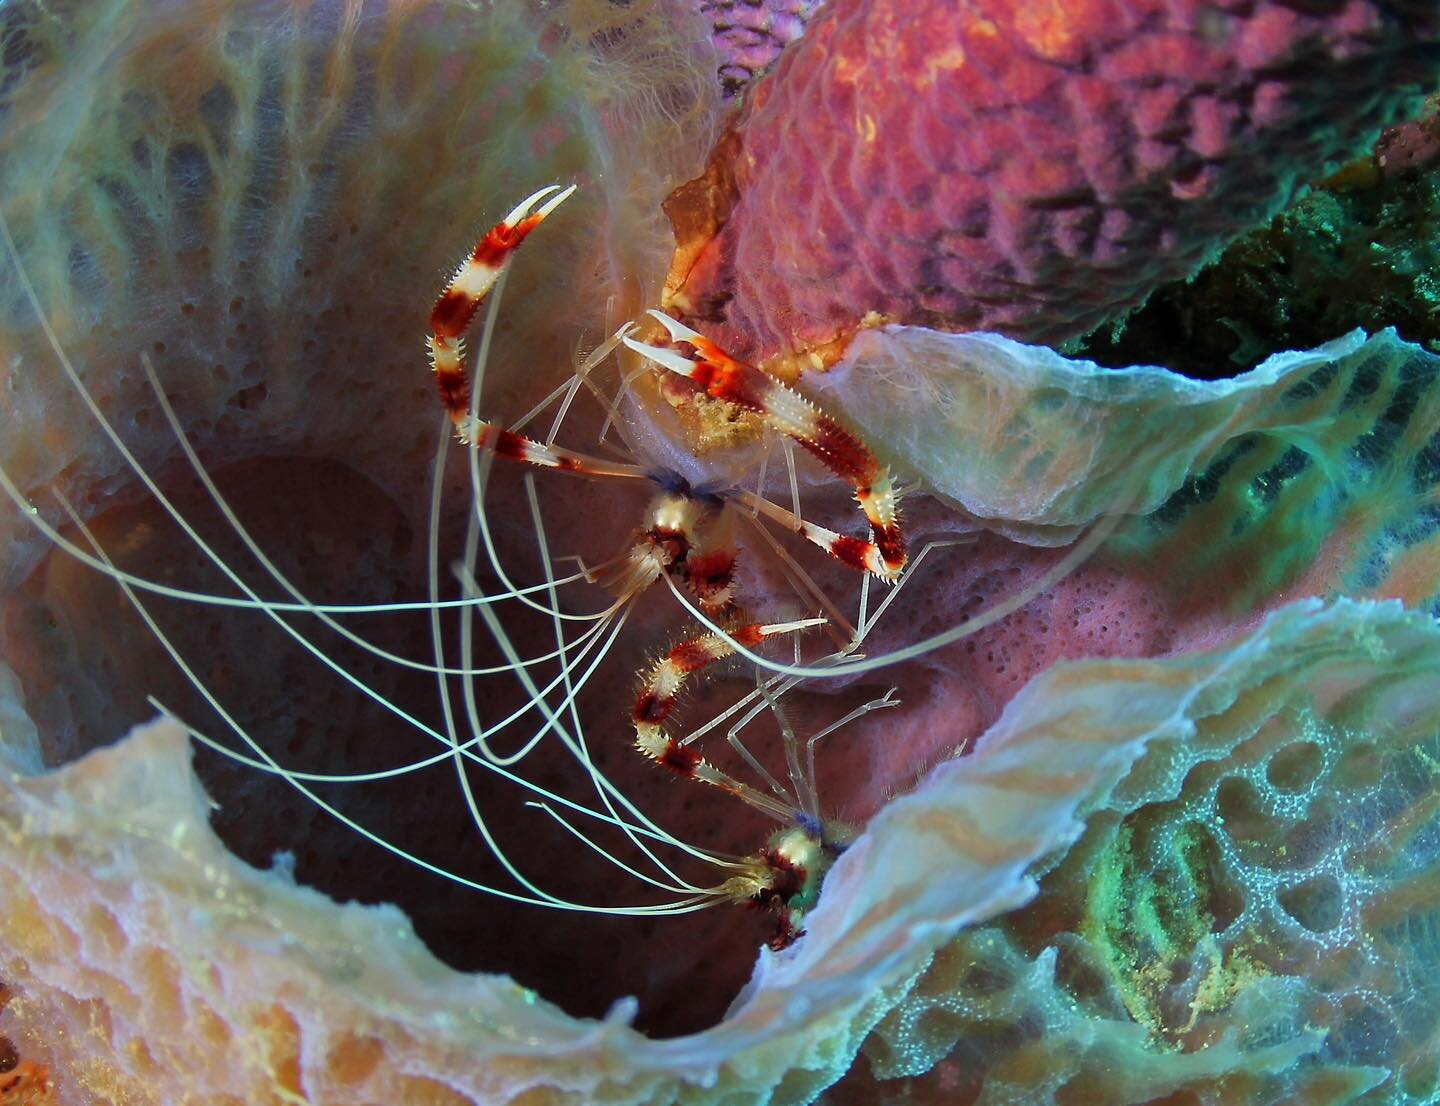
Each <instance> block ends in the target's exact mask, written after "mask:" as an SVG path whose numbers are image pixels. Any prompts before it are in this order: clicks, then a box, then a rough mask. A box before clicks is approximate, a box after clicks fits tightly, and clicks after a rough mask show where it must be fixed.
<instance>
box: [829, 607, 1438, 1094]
mask: <svg viewBox="0 0 1440 1106" xmlns="http://www.w3.org/2000/svg"><path fill="white" fill-rule="evenodd" d="M1346 609H1347V608H1345V607H1343V606H1342V607H1341V608H1338V609H1337V610H1336V611H1334V612H1332V614H1334V615H1336V616H1337V629H1338V622H1339V621H1342V620H1343V621H1349V620H1351V619H1352V618H1353V619H1354V621H1349V625H1348V627H1347V628H1346V629H1345V630H1343V631H1341V632H1340V635H1339V636H1338V637H1337V638H1335V639H1333V640H1332V642H1331V645H1332V646H1333V647H1334V649H1333V652H1330V653H1329V655H1328V656H1325V657H1323V658H1322V657H1321V656H1320V655H1319V654H1318V653H1314V652H1310V651H1309V650H1308V649H1307V648H1306V647H1305V646H1303V645H1302V646H1300V647H1299V648H1298V649H1296V651H1295V652H1293V653H1291V652H1289V650H1290V649H1291V648H1294V645H1295V643H1293V642H1290V643H1286V644H1284V645H1282V644H1281V642H1280V639H1279V637H1276V638H1275V639H1274V648H1275V649H1277V650H1280V652H1279V653H1277V654H1276V655H1275V656H1274V657H1273V658H1272V662H1271V664H1272V665H1273V667H1271V673H1272V674H1271V675H1269V676H1266V677H1262V678H1258V679H1256V678H1254V675H1255V672H1254V670H1252V674H1251V676H1249V677H1245V678H1243V679H1242V680H1241V682H1242V683H1243V684H1244V686H1243V688H1240V687H1237V688H1235V689H1233V690H1232V691H1231V692H1229V693H1227V694H1224V695H1222V696H1219V697H1211V696H1209V695H1207V694H1204V693H1202V694H1200V695H1198V696H1193V697H1187V696H1184V695H1175V696H1174V709H1175V711H1176V713H1177V717H1183V718H1184V719H1186V721H1187V723H1188V724H1187V725H1185V726H1182V727H1180V728H1179V729H1177V730H1175V731H1174V732H1173V733H1172V734H1171V735H1170V736H1167V737H1165V738H1163V739H1160V740H1156V741H1152V742H1150V743H1149V744H1148V745H1147V746H1146V750H1145V753H1144V755H1143V756H1142V757H1141V758H1140V759H1139V760H1137V761H1136V762H1135V764H1134V765H1133V767H1132V768H1131V769H1130V772H1129V774H1128V775H1127V776H1126V778H1125V779H1124V780H1123V781H1122V782H1121V783H1119V784H1118V785H1117V786H1116V787H1115V788H1114V789H1113V790H1111V791H1110V792H1109V793H1108V794H1106V795H1104V796H1103V797H1099V796H1097V798H1096V800H1095V802H1094V803H1093V804H1092V805H1091V806H1089V807H1088V808H1087V811H1086V829H1085V833H1084V835H1083V836H1082V837H1081V838H1080V840H1079V841H1078V842H1077V843H1076V844H1075V845H1074V846H1073V847H1072V848H1071V849H1070V850H1069V851H1068V852H1067V853H1065V855H1064V856H1063V857H1061V858H1057V860H1056V861H1054V862H1053V863H1051V864H1048V865H1041V866H1039V867H1038V868H1037V870H1036V874H1037V875H1038V876H1039V878H1040V891H1039V894H1038V896H1037V897H1036V899H1035V901H1034V902H1033V903H1031V904H1030V906H1029V907H1028V908H1027V909H1026V910H1025V911H1021V912H1017V913H1015V914H1012V915H1009V916H1007V917H1006V918H1004V919H1002V920H1000V921H998V922H996V923H992V924H988V925H984V926H979V927H976V928H974V929H971V930H968V931H967V932H965V933H964V934H963V935H962V936H961V937H959V938H958V939H957V940H955V941H954V942H952V943H951V944H949V945H948V946H947V947H946V948H945V949H944V950H943V951H942V952H941V954H940V955H939V956H937V958H936V960H935V962H934V963H933V964H932V965H931V967H930V969H929V971H928V972H927V974H926V977H925V979H924V980H923V981H922V982H921V983H920V984H919V985H918V986H917V987H916V988H915V989H914V990H913V991H911V992H910V994H909V995H908V996H907V997H906V999H905V1000H904V1001H903V1002H902V1003H901V1004H900V1005H899V1006H898V1007H897V1008H896V1009H895V1010H893V1011H892V1012H891V1013H890V1014H889V1015H888V1016H887V1017H886V1019H885V1020H884V1021H882V1022H881V1024H880V1026H879V1027H878V1028H877V1030H876V1032H875V1034H874V1035H873V1036H872V1037H871V1038H870V1040H869V1041H868V1043H867V1045H866V1052H867V1054H868V1055H869V1057H870V1061H871V1064H872V1068H873V1071H874V1072H875V1073H876V1074H878V1075H879V1076H881V1077H882V1078H886V1079H899V1078H901V1077H905V1076H914V1075H920V1073H929V1074H928V1075H924V1076H923V1077H922V1078H918V1079H912V1080H908V1081H905V1082H901V1083H895V1084H890V1085H889V1087H890V1093H892V1094H898V1093H900V1088H902V1087H903V1088H905V1091H906V1092H907V1093H908V1097H906V1098H905V1101H908V1102H922V1103H923V1102H946V1103H957V1104H970V1103H976V1104H980V1103H998V1102H1016V1101H1023V1102H1026V1103H1034V1104H1036V1106H1041V1104H1047V1103H1066V1102H1105V1103H1107V1104H1113V1106H1121V1104H1131V1103H1136V1104H1138V1103H1145V1102H1153V1101H1157V1100H1163V1101H1166V1102H1170V1101H1175V1102H1186V1103H1195V1104H1197V1106H1199V1104H1206V1106H1209V1104H1212V1103H1220V1102H1234V1101H1245V1102H1257V1103H1258V1102H1281V1101H1287V1102H1288V1101H1305V1102H1312V1103H1341V1102H1350V1101H1355V1100H1357V1099H1360V1100H1363V1101H1377V1102H1380V1101H1383V1102H1387V1103H1394V1104H1396V1106H1420V1104H1421V1103H1429V1102H1433V1101H1435V1096H1436V1095H1437V1094H1440V1070H1437V1068H1436V1063H1435V1057H1436V1054H1437V1050H1440V1016H1437V1013H1436V1010H1435V1005H1434V1002H1433V999H1432V998H1431V995H1432V994H1433V991H1434V988H1435V986H1436V983H1437V975H1436V973H1437V968H1436V965H1437V963H1440V902H1437V899H1436V896H1435V890H1434V889H1435V886H1436V880H1437V879H1440V850H1437V842H1440V806H1437V801H1436V797H1437V794H1440V715H1437V713H1436V706H1437V703H1436V701H1435V686H1436V685H1435V684H1434V680H1435V675H1434V672H1433V666H1434V664H1435V662H1436V657H1435V656H1434V655H1433V649H1434V646H1433V644H1424V642H1425V640H1426V639H1427V638H1429V637H1430V636H1431V635H1433V634H1434V633H1435V630H1434V626H1433V624H1432V623H1431V622H1430V620H1429V619H1428V618H1424V617H1414V618H1411V619H1410V620H1409V623H1408V628H1407V629H1405V630H1401V631H1399V633H1398V634H1397V633H1396V632H1395V631H1397V630H1399V624H1398V623H1392V624H1391V625H1390V626H1388V627H1385V628H1382V624H1383V623H1385V622H1388V621H1389V617H1388V616H1385V615H1380V616H1379V618H1378V620H1377V618H1376V615H1377V612H1376V611H1374V610H1373V609H1372V610H1371V612H1370V613H1368V614H1365V615H1360V612H1359V609H1357V608H1349V609H1348V613H1346V614H1344V615H1341V613H1340V612H1341V611H1344V610H1346ZM1357 615H1358V616H1359V617H1356V616H1357ZM1274 625H1275V624H1274V623H1272V627H1271V630H1270V632H1271V633H1273V632H1274ZM1412 635H1414V636H1412ZM1317 644H1318V640H1317ZM1328 648H1329V647H1327V649H1328ZM1427 654H1430V655H1427ZM1143 667H1144V666H1143V665H1129V666H1115V665H1111V666H1109V667H1108V668H1107V670H1105V671H1104V672H1099V671H1095V670H1094V668H1093V666H1092V667H1091V670H1090V672H1088V673H1087V672H1086V668H1087V666H1086V665H1078V666H1075V667H1074V668H1071V669H1068V670H1066V671H1063V672H1062V671H1060V670H1055V671H1054V672H1053V673H1052V674H1051V675H1050V676H1047V677H1042V678H1041V679H1040V680H1038V681H1037V682H1036V684H1035V685H1033V686H1032V687H1031V688H1030V689H1027V691H1026V692H1025V693H1024V694H1023V695H1022V696H1021V698H1020V699H1018V700H1017V701H1016V703H1015V704H1013V706H1014V708H1016V709H1015V714H1016V716H1017V718H1019V717H1023V716H1024V714H1025V712H1024V709H1023V708H1024V706H1026V705H1028V702H1027V701H1028V698H1029V696H1031V695H1035V696H1042V695H1051V696H1056V692H1057V690H1058V686H1057V685H1059V684H1063V683H1066V682H1068V681H1072V680H1073V681H1075V682H1076V683H1077V684H1078V682H1079V681H1081V680H1085V679H1089V680H1092V681H1093V682H1092V683H1091V686H1090V687H1089V689H1088V690H1089V691H1090V692H1092V693H1096V694H1103V692H1101V688H1103V687H1104V686H1106V685H1107V684H1110V683H1112V682H1113V681H1118V680H1126V679H1131V678H1133V677H1134V676H1135V674H1136V670H1137V669H1140V668H1143ZM1260 667H1266V666H1264V665H1262V666H1260ZM1154 679H1155V684H1154V685H1153V686H1152V688H1150V689H1149V691H1148V694H1155V695H1160V696H1166V695H1172V694H1174V691H1175V689H1174V688H1173V687H1167V686H1166V683H1165V681H1166V675H1165V673H1164V669H1163V666H1160V667H1158V668H1157V669H1156V670H1155V671H1154ZM1057 700H1058V701H1063V700H1064V696H1063V694H1062V695H1059V696H1058V697H1057ZM997 729H1003V723H1002V725H1001V726H1000V727H997ZM1076 732H1077V733H1078V732H1083V723H1081V724H1078V725H1077V728H1076ZM995 736H996V735H995V734H992V735H990V736H989V737H987V739H986V740H993V739H994V738H995ZM983 747H984V746H983V743H982V746H981V748H982V750H983ZM1040 1027H1043V1029H1041V1028H1040ZM937 1061H939V1064H938V1066H937ZM932 1069H933V1070H932ZM864 1093H865V1092H864V1090H863V1088H862V1087H861V1086H859V1085H858V1084H857V1085H856V1086H853V1087H852V1088H851V1089H850V1095H847V1096H842V1097H840V1098H839V1099H838V1101H839V1102H841V1103H845V1102H859V1101H863V1095H864ZM1172 1096H1173V1097H1172Z"/></svg>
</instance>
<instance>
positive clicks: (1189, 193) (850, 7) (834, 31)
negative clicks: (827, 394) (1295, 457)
mask: <svg viewBox="0 0 1440 1106" xmlns="http://www.w3.org/2000/svg"><path fill="white" fill-rule="evenodd" d="M1437 34H1440V24H1437V22H1436V16H1435V12H1434V9H1433V8H1432V6H1431V5H1429V4H1423V3H1420V4H1416V3H1387V2H1379V3H1367V2H1358V0H1357V2H1347V3H1343V4H1323V5H1312V4H1287V3H1226V4H1211V3H1201V2H1196V3H1176V2H1173V0H1138V2H1137V0H1129V2H1123V3H1122V2H1119V0H1088V2H1085V3H1071V4H1049V3H1034V4H1030V3H1027V4H1018V5H1017V4H1013V3H1011V2H1010V0H993V2H991V0H971V2H967V3H961V4H956V3H952V2H949V0H934V2H927V3H915V2H913V0H878V2H867V0H839V2H837V3H833V4H830V5H828V6H827V7H826V9H825V10H824V11H823V12H822V13H821V14H820V15H818V16H817V17H816V18H815V19H814V20H813V21H812V22H811V24H810V27H809V29H808V30H807V32H806V35H805V37H804V38H803V39H801V40H800V41H799V42H798V43H797V44H796V48H795V49H794V50H793V51H791V52H790V53H788V54H787V55H786V56H785V58H784V59H783V60H782V61H781V63H780V64H779V65H778V66H777V68H776V69H775V71H774V72H773V74H772V76H771V77H770V79H768V80H766V81H765V82H763V83H762V84H761V85H760V86H758V87H757V88H756V89H755V90H754V92H753V93H752V94H751V95H750V96H749V98H748V99H747V101H746V103H745V108H744V111H743V113H742V114H741V115H740V117H739V118H738V119H737V120H736V121H735V123H734V129H733V133H732V136H731V138H730V140H729V141H728V142H727V143H725V144H722V145H721V146H720V147H718V148H717V154H716V157H715V158H714V160H712V163H711V171H710V175H709V176H708V177H707V178H706V179H704V180H702V181H700V182H697V184H696V185H695V186H694V187H693V189H692V192H693V195H692V196H690V197H689V199H688V201H687V202H686V203H685V204H680V205H676V209H675V210H673V211H672V214H673V215H675V216H676V220H677V221H676V226H677V233H678V237H679V239H680V242H681V250H680V251H679V253H678V254H677V258H676V262H675V266H674V268H673V270H672V273H671V277H670V285H671V298H672V300H673V303H674V305H675V306H676V307H678V308H681V309H683V310H684V311H685V312H686V313H687V314H688V315H689V316H690V318H691V319H692V320H693V321H695V322H696V325H697V326H699V327H700V328H701V329H704V330H705V331H706V332H707V333H709V334H710V335H711V336H712V337H713V338H715V339H716V340H718V341H720V342H721V344H722V345H726V346H727V347H729V348H731V349H732V350H733V351H734V352H736V353H737V355H739V356H749V357H751V358H752V359H767V358H778V359H779V360H780V361H784V360H785V359H786V358H787V357H789V356H790V355H793V354H795V353H797V352H802V353H803V352H804V351H806V350H812V349H814V350H817V351H818V352H819V355H820V356H822V357H824V358H825V359H827V360H829V359H833V356H834V347H835V346H836V345H837V344H843V340H844V339H846V338H848V336H849V335H850V333H852V332H853V331H854V329H855V328H856V327H857V326H859V325H861V324H862V322H863V321H864V320H866V318H867V317H868V316H872V315H879V316H880V317H881V318H883V319H884V320H886V321H893V322H903V323H911V324H916V325H924V326H934V327H938V328H941V329H946V330H954V329H965V330H971V329H974V330H994V331H998V332H1000V333H1003V334H1007V335H1009V336H1010V337H1013V338H1018V339H1020V340H1022V341H1038V342H1058V341H1063V340H1065V339H1067V338H1073V337H1075V336H1077V335H1078V334H1081V333H1084V332H1085V331H1088V330H1090V329H1092V328H1093V327H1095V326H1096V325H1097V324H1099V323H1101V322H1103V321H1104V320H1106V319H1107V318H1108V317H1110V316H1111V315H1113V314H1114V313H1115V312H1116V311H1117V310H1119V309H1121V308H1124V307H1128V306H1130V305H1133V304H1135V303H1137V302H1139V301H1140V300H1142V299H1143V298H1144V297H1145V296H1146V294H1147V293H1148V292H1149V291H1150V290H1151V289H1153V288H1154V287H1155V286H1156V285H1157V284H1159V283H1161V282H1163V281H1166V280H1173V279H1176V278H1179V277H1182V276H1185V275H1188V274H1189V273H1190V272H1192V271H1194V270H1195V269H1196V268H1198V267H1199V266H1200V265H1201V264H1202V263H1203V262H1204V261H1206V260H1208V259H1209V258H1210V257H1211V256H1213V253H1214V251H1215V250H1216V249H1217V248H1218V247H1219V246H1220V245H1222V244H1223V243H1224V242H1226V241H1228V240H1229V239H1231V238H1233V237H1235V236H1236V235H1237V234H1239V233H1241V232H1242V231H1245V230H1248V229H1249V228H1250V227H1252V226H1254V225H1255V224H1256V223H1257V222H1259V221H1261V220H1263V219H1265V218H1268V217H1269V216H1270V215H1272V214H1274V213H1275V212H1276V211H1277V210H1278V209H1279V208H1280V207H1282V206H1283V205H1284V204H1286V203H1287V202H1289V200H1290V199H1291V198H1293V197H1294V195H1295V194H1296V192H1297V191H1298V190H1299V189H1300V188H1301V187H1302V186H1303V185H1305V184H1306V183H1308V182H1309V181H1311V180H1313V179H1315V178H1316V177H1318V176H1320V175H1321V173H1322V171H1323V169H1324V167H1325V166H1326V165H1327V164H1338V161H1339V160H1341V159H1344V158H1346V157H1349V156H1350V155H1352V154H1353V153H1354V152H1356V147H1357V146H1358V145H1360V144H1362V143H1365V142H1367V141H1368V140H1370V139H1371V138H1372V137H1373V135H1374V134H1375V132H1376V131H1378V130H1379V128H1380V127H1381V126H1382V125H1384V124H1386V123H1389V122H1393V121H1395V120H1396V119H1398V118H1401V117H1403V115H1402V114H1401V113H1403V112H1405V111H1407V110H1408V109H1411V108H1413V106H1414V105H1415V103H1416V100H1417V96H1416V94H1417V93H1418V92H1428V91H1431V89H1432V87H1433V84H1434V82H1435V79H1436V74H1437V65H1440V42H1437V38H1436V36H1437ZM1333 336H1334V335H1327V337H1333Z"/></svg>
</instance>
